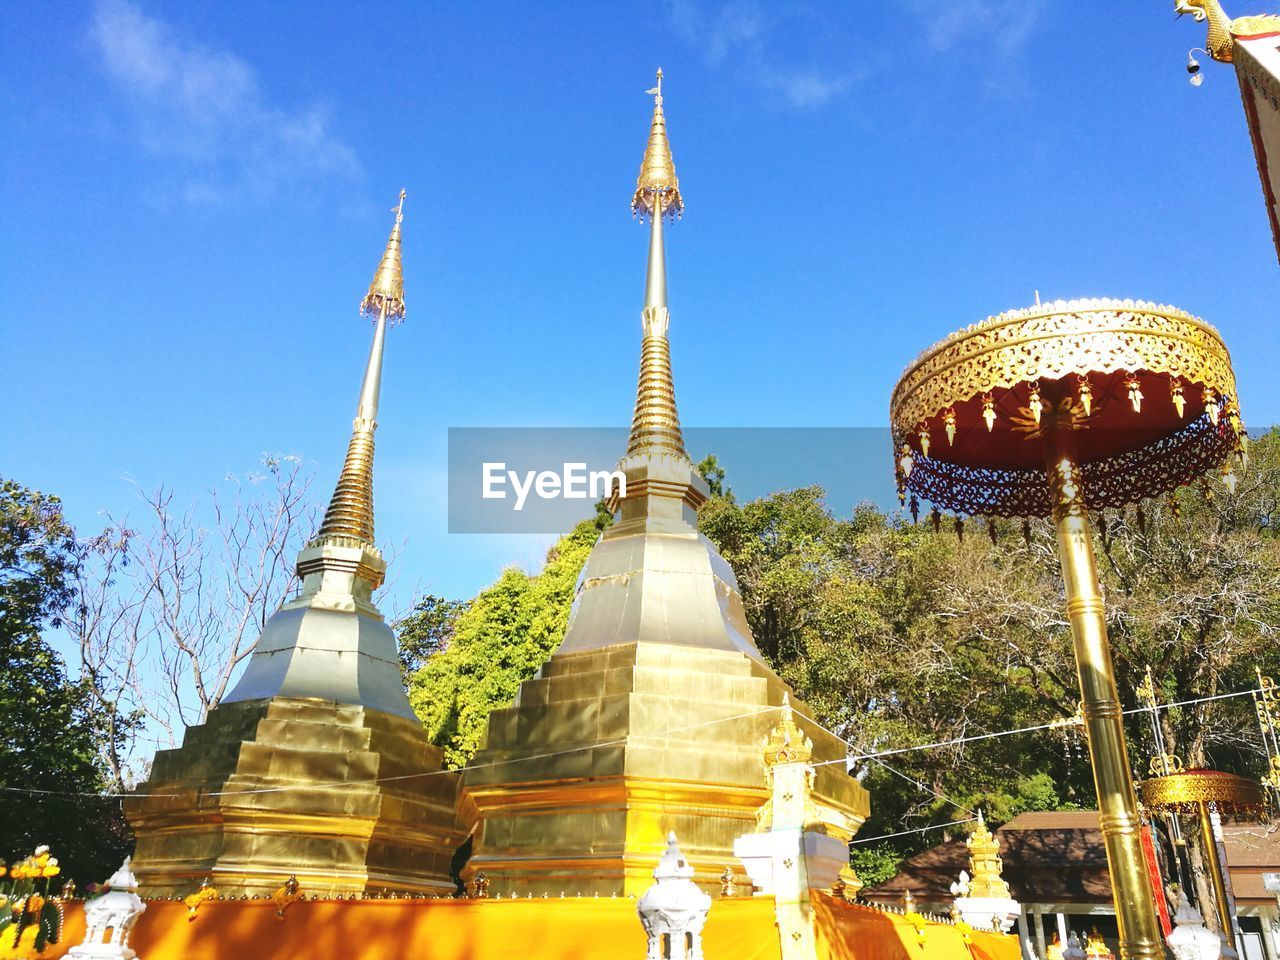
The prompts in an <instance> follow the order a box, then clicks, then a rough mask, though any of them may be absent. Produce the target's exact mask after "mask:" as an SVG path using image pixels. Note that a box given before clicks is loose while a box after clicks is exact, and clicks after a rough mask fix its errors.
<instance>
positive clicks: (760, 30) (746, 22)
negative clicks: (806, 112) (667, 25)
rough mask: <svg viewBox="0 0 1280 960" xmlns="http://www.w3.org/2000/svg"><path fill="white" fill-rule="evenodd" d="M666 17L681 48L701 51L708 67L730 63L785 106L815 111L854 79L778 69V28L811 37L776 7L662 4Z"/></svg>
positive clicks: (743, 1)
mask: <svg viewBox="0 0 1280 960" xmlns="http://www.w3.org/2000/svg"><path fill="white" fill-rule="evenodd" d="M667 15H668V18H669V20H670V22H671V25H672V26H673V28H674V29H675V32H676V33H677V34H678V35H679V36H680V37H681V38H682V39H683V40H684V41H685V42H686V43H689V44H691V45H693V46H696V47H701V48H702V52H703V55H704V56H705V58H706V61H707V63H708V64H710V65H711V66H713V67H723V66H727V65H729V64H730V63H732V64H733V65H734V66H736V67H737V68H739V69H741V70H745V71H746V73H747V75H748V76H750V77H751V79H752V80H753V81H754V82H755V83H756V84H758V85H759V86H761V87H763V88H765V89H766V90H772V91H774V92H775V93H778V94H781V96H782V98H783V99H784V100H785V101H786V102H787V103H788V104H790V105H791V106H793V107H796V108H798V109H808V108H812V107H818V106H821V105H823V104H825V103H827V102H829V101H830V100H832V99H834V98H835V97H837V96H839V95H840V94H842V93H844V92H845V91H846V90H848V89H849V87H850V86H851V85H852V84H853V81H854V80H855V79H856V76H855V74H854V73H853V72H852V71H845V72H837V71H823V70H819V69H817V68H816V67H812V66H805V67H796V66H792V65H790V64H785V65H782V66H779V65H778V60H779V55H778V53H777V49H778V47H779V46H782V45H783V44H780V43H779V42H778V41H779V34H780V32H785V30H784V28H785V27H787V26H790V27H792V28H795V27H797V26H799V27H800V28H801V30H800V32H801V33H809V34H812V32H813V31H812V29H811V26H810V25H809V24H806V23H805V17H804V16H797V15H796V13H795V11H794V10H791V11H788V10H787V9H785V8H783V7H780V6H772V7H769V8H767V9H766V8H765V7H763V6H762V5H761V4H759V3H757V2H755V0H727V2H724V3H719V4H716V3H705V4H704V3H702V2H700V0H668V2H667Z"/></svg>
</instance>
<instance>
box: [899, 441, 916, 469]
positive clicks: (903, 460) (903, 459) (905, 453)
mask: <svg viewBox="0 0 1280 960" xmlns="http://www.w3.org/2000/svg"><path fill="white" fill-rule="evenodd" d="M915 465H916V462H915V460H914V459H913V458H912V456H911V447H910V445H908V444H905V443H904V444H903V445H902V449H901V450H899V451H898V469H899V470H901V471H902V476H903V477H909V476H911V469H912V468H913V467H914V466H915Z"/></svg>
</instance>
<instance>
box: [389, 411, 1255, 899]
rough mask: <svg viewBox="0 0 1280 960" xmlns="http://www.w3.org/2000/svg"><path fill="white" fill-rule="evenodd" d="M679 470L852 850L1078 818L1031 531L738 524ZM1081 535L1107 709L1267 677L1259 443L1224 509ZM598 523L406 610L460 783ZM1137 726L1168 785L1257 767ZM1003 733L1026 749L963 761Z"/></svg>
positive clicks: (788, 498) (1061, 637) (779, 506)
mask: <svg viewBox="0 0 1280 960" xmlns="http://www.w3.org/2000/svg"><path fill="white" fill-rule="evenodd" d="M698 469H699V471H700V473H702V475H703V476H704V478H705V479H707V481H708V484H709V485H710V486H711V487H712V491H713V495H712V498H711V500H710V501H709V502H708V503H707V504H706V505H705V506H704V507H703V509H702V511H701V514H700V526H701V528H702V530H703V532H704V533H705V534H706V535H707V536H708V537H709V538H710V539H711V540H712V541H713V542H714V543H715V544H716V545H717V547H718V548H719V550H720V551H721V553H722V554H723V555H724V557H725V559H726V560H728V561H729V562H730V564H732V566H733V568H734V570H735V572H736V574H737V577H738V581H739V585H740V588H741V591H742V596H743V601H744V604H745V606H746V611H747V617H748V620H749V622H750V624H751V628H752V630H753V632H754V634H755V638H756V641H757V644H758V645H759V647H760V650H761V652H762V653H763V654H764V655H765V657H766V658H767V659H768V661H769V662H770V663H771V664H772V665H773V667H774V668H775V669H776V670H777V671H778V673H779V674H780V675H781V676H782V677H783V678H784V679H785V680H786V681H787V682H788V683H790V684H791V685H792V686H793V687H794V688H795V689H796V691H797V693H798V694H799V695H800V696H801V697H802V698H803V699H804V700H805V701H806V702H807V703H808V705H809V706H810V707H811V708H812V709H813V711H814V713H815V716H816V717H817V719H818V720H819V721H820V722H821V723H823V724H824V725H825V726H827V727H829V728H831V729H833V730H835V731H836V732H838V733H840V734H841V735H842V736H844V737H845V738H846V739H848V740H849V742H850V743H851V744H852V747H851V753H852V754H853V755H854V756H855V757H857V758H860V759H859V760H858V762H857V764H856V770H857V774H858V776H860V777H861V778H862V779H863V781H864V782H865V783H866V785H867V787H868V788H869V789H870V791H871V796H872V811H873V813H872V818H871V820H870V821H869V822H868V823H867V824H866V825H865V826H864V827H863V830H862V835H863V836H864V837H868V838H870V837H876V836H880V835H883V834H893V833H898V832H900V831H904V830H911V829H915V828H918V827H927V826H931V825H932V826H938V825H942V824H946V823H948V822H949V821H953V820H961V819H964V818H966V817H969V816H971V815H972V811H974V810H976V809H978V808H979V807H980V808H982V809H983V810H984V812H985V813H986V814H987V817H988V819H989V820H990V821H992V822H993V823H996V824H998V823H1001V822H1003V821H1005V820H1007V819H1009V818H1011V817H1012V816H1015V815H1016V814H1018V813H1020V812H1022V811H1025V810H1052V809H1064V808H1071V807H1091V806H1093V804H1094V802H1095V801H1094V795H1093V784H1092V778H1091V774H1090V769H1089V764H1088V755H1087V750H1086V747H1085V743H1084V738H1083V736H1082V734H1081V732H1080V730H1079V727H1078V726H1076V725H1075V724H1073V723H1072V720H1071V718H1072V716H1073V715H1074V713H1075V711H1076V706H1077V701H1078V697H1079V694H1078V688H1077V682H1076V676H1075V665H1074V659H1073V656H1072V651H1071V639H1070V629H1069V624H1068V623H1067V621H1066V618H1065V616H1064V611H1063V603H1062V597H1061V590H1062V588H1061V574H1060V570H1059V567H1058V561H1057V553H1056V546H1055V542H1054V537H1053V531H1052V529H1051V528H1050V526H1049V525H1048V524H1047V523H1042V522H1036V523H1033V524H1031V526H1030V530H1029V536H1027V537H1025V538H1024V534H1023V531H1022V529H1021V528H1020V525H1016V524H1012V523H1003V524H997V525H996V526H994V527H987V526H986V525H983V524H980V523H977V522H974V521H970V522H968V523H967V525H966V528H965V530H964V534H965V535H964V536H963V538H962V539H961V538H959V537H957V536H956V535H954V534H953V533H952V532H951V530H950V529H947V530H946V531H944V532H943V533H941V534H939V533H935V532H934V531H933V530H932V527H931V525H930V524H928V523H921V524H919V525H916V524H913V523H912V522H911V521H910V519H904V518H903V517H902V516H901V515H897V514H886V513H884V512H882V511H880V510H877V509H875V508H874V507H871V506H862V507H859V508H857V509H855V510H854V511H853V513H852V514H851V515H848V516H843V517H842V516H837V515H836V514H835V513H833V511H832V510H831V509H830V508H829V507H828V505H827V504H826V502H825V500H824V494H823V491H822V490H821V488H819V487H806V488H801V489H798V490H788V491H782V492H779V493H775V494H773V495H771V496H767V497H762V498H760V499H757V500H753V501H751V502H748V503H739V502H738V501H737V499H736V498H735V497H734V496H733V495H732V493H731V492H730V491H729V488H728V487H727V485H726V484H725V475H724V471H723V468H721V467H720V465H719V464H718V463H717V462H716V461H715V458H714V457H708V458H707V459H706V460H704V461H702V462H701V463H700V464H699V465H698ZM1204 491H1207V492H1208V493H1209V494H1210V495H1209V496H1208V497H1206V496H1205V492H1204ZM1096 519H1097V520H1098V521H1099V522H1098V524H1097V530H1098V531H1099V535H1098V536H1097V537H1096V544H1095V546H1096V550H1097V560H1098V565H1099V570H1100V574H1101V577H1102V580H1103V587H1104V590H1105V593H1106V597H1107V610H1108V619H1109V622H1108V627H1109V631H1110V635H1111V641H1112V645H1113V653H1114V658H1115V663H1116V671H1117V676H1118V678H1119V685H1120V691H1121V696H1122V699H1124V700H1125V705H1126V706H1129V707H1131V706H1135V705H1136V700H1135V698H1134V693H1133V692H1134V689H1135V687H1136V686H1137V684H1138V683H1139V682H1140V681H1141V680H1142V678H1143V676H1144V675H1145V671H1146V670H1147V669H1150V670H1151V671H1152V675H1153V680H1154V683H1155V686H1156V689H1157V691H1158V698H1159V699H1160V701H1161V702H1164V703H1172V702H1179V701H1186V700H1194V699H1197V698H1201V697H1207V696H1212V695H1215V694H1218V693H1224V692H1230V691H1235V690H1247V689H1249V688H1251V687H1252V686H1253V685H1254V682H1255V678H1254V670H1255V667H1256V668H1259V669H1261V670H1262V671H1263V672H1264V673H1271V674H1272V675H1275V674H1276V673H1277V671H1280V644H1278V643H1277V642H1276V641H1277V639H1278V632H1280V627H1278V625H1280V533H1278V531H1280V433H1277V432H1275V431H1273V432H1271V433H1269V434H1267V435H1265V436H1263V437H1260V438H1259V439H1258V440H1256V441H1255V442H1254V443H1253V444H1252V455H1251V463H1250V466H1249V469H1248V470H1247V471H1246V472H1244V474H1243V475H1242V476H1241V477H1240V480H1239V483H1238V485H1237V487H1236V489H1235V490H1234V491H1229V490H1227V489H1226V488H1225V487H1223V486H1222V485H1221V484H1219V483H1217V482H1213V483H1212V484H1210V485H1208V486H1206V487H1205V488H1204V490H1203V491H1202V490H1201V489H1196V488H1188V489H1184V490H1182V491H1179V492H1178V493H1177V494H1176V495H1175V496H1174V497H1171V498H1170V499H1169V500H1168V502H1166V503H1160V504H1147V505H1146V506H1145V508H1144V510H1143V511H1142V513H1141V514H1140V513H1139V512H1138V511H1137V510H1136V509H1134V508H1130V509H1129V510H1127V511H1117V512H1111V513H1108V514H1107V515H1106V516H1105V517H1099V518H1096ZM599 524H600V521H597V523H595V524H593V523H589V522H588V523H584V524H581V525H579V527H578V528H577V529H575V530H574V531H573V532H572V533H571V534H569V535H568V536H567V537H565V538H564V539H562V540H561V541H560V543H558V544H557V545H556V546H555V547H554V548H553V549H552V551H551V552H550V554H549V555H548V562H547V565H546V567H545V569H544V570H543V571H542V573H540V574H537V575H536V576H530V575H528V574H526V573H524V572H522V571H519V570H507V571H505V572H504V573H503V575H502V576H501V577H500V578H499V580H498V581H497V582H496V583H495V584H494V585H493V586H491V587H489V588H487V589H486V590H484V591H482V592H481V593H480V595H479V596H477V597H476V598H475V599H474V600H472V601H470V603H469V604H467V605H466V606H465V609H463V608H461V607H454V608H449V611H448V613H449V617H452V618H453V619H450V620H449V622H448V624H445V625H443V626H441V625H440V621H439V617H438V614H439V613H440V611H441V610H442V609H443V608H442V607H441V606H440V601H439V600H438V598H427V600H425V601H424V603H425V604H426V606H425V607H424V610H423V619H422V620H421V622H420V623H419V624H414V625H413V626H412V627H411V628H410V629H411V630H416V631H419V632H420V635H422V636H429V637H444V636H445V635H446V634H447V635H448V638H447V639H443V640H432V641H431V642H433V643H437V644H438V645H440V644H443V645H445V646H444V649H443V650H442V651H441V652H438V653H436V654H435V655H429V654H430V651H429V650H428V649H427V647H423V648H421V649H423V650H424V651H425V652H426V654H427V655H428V658H427V660H426V662H425V664H424V665H423V666H421V667H420V668H418V669H417V671H416V673H415V674H414V675H413V678H412V682H411V698H412V700H413V703H414V705H415V709H417V710H418V711H419V714H420V715H421V716H422V717H423V720H424V722H425V723H426V726H427V729H428V732H429V734H430V735H431V737H432V738H433V739H434V741H435V742H436V743H438V744H440V745H441V746H443V747H444V748H445V750H446V754H447V756H448V759H449V762H450V763H452V764H454V765H462V764H464V763H465V762H466V761H467V759H468V758H469V757H470V756H471V755H472V754H473V753H474V751H475V749H476V747H477V745H478V742H479V738H480V736H481V733H482V731H483V728H484V723H485V718H486V716H487V714H488V711H489V710H491V709H493V708H494V707H500V706H505V705H507V704H509V703H510V702H511V700H512V699H513V698H514V696H515V693H516V690H517V688H518V686H519V683H520V681H522V680H524V679H526V678H527V677H529V676H532V675H533V674H534V673H535V672H536V671H537V669H538V667H539V666H541V664H542V663H543V662H544V661H545V660H546V659H547V658H548V657H549V656H550V655H551V653H552V652H553V651H554V650H555V648H556V646H557V645H558V644H559V642H560V640H561V638H562V636H563V632H564V628H565V624H566V623H567V620H568V614H569V610H570V607H571V604H572V600H573V590H574V584H575V581H576V579H577V576H578V573H579V571H580V569H581V566H582V564H583V563H584V562H585V560H586V557H587V554H588V553H589V552H590V548H591V546H592V544H593V543H594V541H595V539H596V534H597V531H598V527H599ZM455 614H456V616H455ZM446 619H448V618H446ZM408 622H409V623H411V624H413V623H414V621H413V618H412V617H411V618H410V619H409V621H408ZM417 643H419V640H418V639H417V636H416V635H414V636H411V645H413V644H417ZM428 646H429V644H428ZM413 649H419V648H417V647H413ZM413 655H414V656H417V654H413ZM1051 723H1052V724H1055V725H1054V726H1052V727H1048V728H1044V727H1045V725H1047V724H1051ZM1127 723H1128V728H1129V734H1130V737H1131V752H1132V757H1133V760H1134V763H1135V767H1136V770H1135V773H1136V774H1137V775H1145V772H1146V763H1147V758H1149V757H1150V756H1151V754H1152V752H1153V746H1152V735H1151V732H1150V723H1149V717H1148V716H1143V715H1138V716H1131V717H1130V718H1129V720H1128V721H1127ZM1160 723H1161V728H1162V731H1163V733H1164V736H1165V739H1166V741H1167V743H1168V745H1169V747H1170V749H1172V750H1173V751H1174V752H1175V753H1178V754H1179V755H1180V756H1181V757H1182V758H1183V759H1184V760H1185V761H1186V762H1187V764H1188V765H1191V764H1211V765H1214V766H1218V767H1220V768H1223V769H1228V770H1237V771H1240V772H1246V773H1252V774H1255V775H1256V774H1257V773H1258V772H1259V770H1260V769H1261V768H1262V758H1261V757H1260V755H1259V748H1258V747H1257V746H1256V745H1258V744H1259V738H1258V735H1257V732H1256V728H1255V726H1254V720H1253V711H1252V705H1251V703H1250V702H1249V698H1248V697H1241V698H1233V699H1226V700H1219V701H1213V702H1209V703H1200V704H1195V705H1188V706H1183V707H1177V708H1173V709H1169V710H1164V711H1162V712H1161V713H1160ZM1023 727H1036V728H1042V729H1033V730H1028V731H1026V732H1023V733H1017V734H1013V735H1007V736H999V737H991V738H987V739H973V738H975V737H977V738H981V737H983V736H984V735H986V734H992V733H999V732H1002V731H1009V730H1014V729H1018V728H1023ZM957 740H965V741H967V742H963V743H957V742H952V741H957ZM936 744H944V745H943V746H933V745H936ZM923 746H928V747H929V749H920V750H914V749H912V748H915V747H923ZM890 751H892V752H890ZM868 755H871V756H868ZM958 832H959V831H957V830H956V828H950V829H945V828H944V829H940V830H932V831H928V832H922V833H916V834H911V835H907V836H902V837H896V838H893V839H890V840H886V841H883V842H874V843H870V844H866V845H858V844H855V846H854V851H855V852H854V862H855V865H856V866H858V868H859V869H860V871H861V872H863V874H864V879H865V880H867V881H868V882H875V881H877V880H879V879H882V878H883V877H885V876H888V875H890V874H891V873H892V872H893V871H894V870H895V869H896V866H897V864H898V862H899V861H900V859H901V858H902V857H904V856H907V855H909V854H911V853H914V852H916V851H918V850H921V849H924V848H926V847H928V846H931V845H933V844H935V843H937V842H939V841H940V840H942V839H944V838H946V837H947V836H948V834H951V835H955V834H956V833H958Z"/></svg>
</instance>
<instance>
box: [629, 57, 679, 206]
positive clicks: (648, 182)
mask: <svg viewBox="0 0 1280 960" xmlns="http://www.w3.org/2000/svg"><path fill="white" fill-rule="evenodd" d="M645 93H647V94H649V95H651V96H652V97H653V120H652V121H651V122H650V124H649V143H648V145H647V146H646V147H645V151H644V159H643V160H642V161H641V162H640V176H639V177H637V178H636V192H635V194H634V195H633V196H632V198H631V212H632V213H633V214H636V215H639V216H642V217H643V216H651V217H652V216H664V215H665V216H669V217H676V216H679V215H680V214H681V213H683V212H684V199H683V198H682V197H681V196H680V180H679V179H678V178H677V177H676V165H675V161H674V160H673V159H672V158H671V143H670V142H669V141H668V140H667V119H666V116H665V115H664V114H663V112H662V68H661V67H659V68H658V84H657V86H655V87H652V88H651V89H649V90H646V91H645Z"/></svg>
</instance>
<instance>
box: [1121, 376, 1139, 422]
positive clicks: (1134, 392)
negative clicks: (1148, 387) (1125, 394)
mask: <svg viewBox="0 0 1280 960" xmlns="http://www.w3.org/2000/svg"><path fill="white" fill-rule="evenodd" d="M1124 385H1125V389H1127V390H1128V391H1129V403H1130V404H1132V405H1133V412H1134V413H1141V412H1142V386H1141V384H1139V383H1138V378H1137V377H1134V376H1131V377H1129V378H1128V379H1127V380H1125V382H1124Z"/></svg>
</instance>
